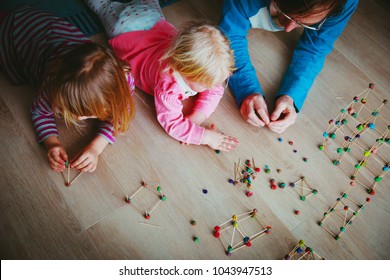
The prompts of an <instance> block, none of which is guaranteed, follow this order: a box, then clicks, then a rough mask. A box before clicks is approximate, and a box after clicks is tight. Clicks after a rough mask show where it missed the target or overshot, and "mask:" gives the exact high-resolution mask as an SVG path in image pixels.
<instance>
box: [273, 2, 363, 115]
mask: <svg viewBox="0 0 390 280" xmlns="http://www.w3.org/2000/svg"><path fill="white" fill-rule="evenodd" d="M358 2H359V1H358V0H347V1H346V4H345V6H344V9H343V11H342V12H341V13H340V14H339V15H337V16H334V17H330V18H328V19H326V21H325V23H324V24H323V26H322V27H321V29H320V30H319V31H314V30H309V29H305V30H304V31H303V34H302V36H301V37H300V39H299V41H298V44H297V45H296V47H295V50H294V54H293V57H292V61H291V63H290V66H289V68H288V69H287V72H286V73H285V74H284V77H283V80H282V83H281V86H280V88H279V91H278V93H277V96H280V95H284V94H286V95H289V96H291V98H292V99H293V100H294V103H295V107H296V109H297V110H298V111H299V110H300V109H301V108H302V105H303V103H304V101H305V99H306V96H307V94H308V92H309V90H310V88H311V86H312V85H313V82H314V80H315V78H316V77H317V75H318V74H319V73H320V71H321V70H322V68H323V66H324V62H325V58H326V56H327V55H328V54H329V53H330V52H331V51H332V49H333V44H334V42H335V41H336V39H337V38H338V37H339V36H340V34H341V32H342V31H343V30H344V28H345V26H346V24H347V22H348V20H349V19H350V17H351V16H352V14H353V12H354V11H355V10H356V7H357V4H358Z"/></svg>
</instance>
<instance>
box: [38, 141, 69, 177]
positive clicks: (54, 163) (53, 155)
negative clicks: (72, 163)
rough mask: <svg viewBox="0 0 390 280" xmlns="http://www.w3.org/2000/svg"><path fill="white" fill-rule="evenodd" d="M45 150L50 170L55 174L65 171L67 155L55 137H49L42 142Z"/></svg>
mask: <svg viewBox="0 0 390 280" xmlns="http://www.w3.org/2000/svg"><path fill="white" fill-rule="evenodd" d="M44 144H45V146H46V148H47V157H48V159H49V164H50V168H51V169H53V171H55V172H62V171H64V169H65V162H66V161H68V155H67V154H66V152H65V149H64V148H63V147H62V145H61V144H60V142H59V140H58V138H57V137H56V136H51V137H49V138H47V139H46V140H45V141H44Z"/></svg>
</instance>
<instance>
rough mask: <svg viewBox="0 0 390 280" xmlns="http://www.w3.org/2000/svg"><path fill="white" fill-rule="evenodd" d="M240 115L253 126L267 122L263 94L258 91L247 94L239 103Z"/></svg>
mask: <svg viewBox="0 0 390 280" xmlns="http://www.w3.org/2000/svg"><path fill="white" fill-rule="evenodd" d="M240 112H241V115H242V117H243V118H244V120H245V121H246V122H247V123H249V124H251V125H254V126H259V127H263V126H264V125H268V124H269V114H268V109H267V104H266V103H265V99H264V96H263V95H261V94H258V93H253V94H251V95H249V96H248V97H247V98H245V100H244V101H243V102H242V104H241V109H240Z"/></svg>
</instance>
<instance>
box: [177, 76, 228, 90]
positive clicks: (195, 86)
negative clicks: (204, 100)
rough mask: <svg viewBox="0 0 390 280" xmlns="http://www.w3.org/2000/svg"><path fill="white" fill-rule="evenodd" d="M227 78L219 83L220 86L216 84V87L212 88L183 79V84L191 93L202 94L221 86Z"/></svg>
mask: <svg viewBox="0 0 390 280" xmlns="http://www.w3.org/2000/svg"><path fill="white" fill-rule="evenodd" d="M228 77H229V76H226V77H225V79H223V81H221V83H220V84H216V85H213V86H211V87H210V86H208V85H206V84H203V83H200V82H191V81H190V80H188V79H186V78H184V77H183V78H184V80H185V82H186V83H187V85H188V86H189V87H190V88H191V89H192V90H193V91H196V92H203V91H205V90H207V89H212V88H214V87H216V86H219V85H221V84H223V82H224V81H225V80H226V79H227V78H228Z"/></svg>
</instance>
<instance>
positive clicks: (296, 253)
mask: <svg viewBox="0 0 390 280" xmlns="http://www.w3.org/2000/svg"><path fill="white" fill-rule="evenodd" d="M284 260H298V261H299V260H325V258H323V257H321V256H320V255H318V254H317V253H316V252H315V251H314V250H313V248H312V247H308V246H306V245H305V241H304V240H299V243H298V244H297V245H296V246H295V247H294V249H292V250H291V251H290V253H288V255H286V256H285V257H284Z"/></svg>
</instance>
